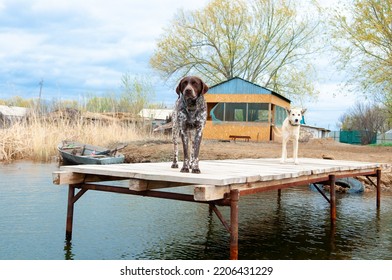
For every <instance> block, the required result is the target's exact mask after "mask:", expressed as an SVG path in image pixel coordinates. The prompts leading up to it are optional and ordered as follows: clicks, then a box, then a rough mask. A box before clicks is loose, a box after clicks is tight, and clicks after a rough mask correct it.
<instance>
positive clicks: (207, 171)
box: [54, 158, 389, 200]
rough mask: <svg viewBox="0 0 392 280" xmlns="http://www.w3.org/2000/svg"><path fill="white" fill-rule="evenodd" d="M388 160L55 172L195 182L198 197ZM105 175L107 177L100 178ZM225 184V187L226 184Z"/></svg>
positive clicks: (142, 184)
mask: <svg viewBox="0 0 392 280" xmlns="http://www.w3.org/2000/svg"><path fill="white" fill-rule="evenodd" d="M388 167H389V165H388V164H386V163H369V162H358V161H342V160H324V159H314V158H301V159H300V164H298V165H295V164H294V163H293V162H287V163H284V164H282V163H280V159H278V158H260V159H238V160H206V161H201V162H200V169H201V171H202V173H201V174H193V173H181V172H180V170H179V169H172V168H170V163H169V162H158V163H134V164H112V165H76V166H63V167H61V170H60V171H58V172H55V173H54V182H55V184H71V183H72V184H74V183H78V182H84V181H83V180H85V178H86V177H84V176H82V175H85V176H90V177H89V178H88V180H86V181H89V182H94V181H100V180H109V179H110V178H115V179H114V180H120V179H124V180H131V183H130V189H131V190H136V191H145V190H149V189H156V188H167V187H173V186H185V185H193V186H195V199H196V200H215V199H221V198H223V195H224V193H226V192H229V191H230V189H233V188H238V189H244V188H249V187H252V186H256V187H268V186H271V185H276V184H277V183H278V184H279V183H280V184H285V183H287V182H295V181H301V180H302V181H303V180H307V179H309V180H310V179H312V178H316V179H317V178H322V177H323V176H324V175H327V174H331V173H334V174H337V175H339V174H341V173H344V174H349V175H350V174H352V173H355V172H365V171H367V170H374V169H377V168H381V169H385V168H388ZM100 178H105V179H100ZM223 187H225V188H223Z"/></svg>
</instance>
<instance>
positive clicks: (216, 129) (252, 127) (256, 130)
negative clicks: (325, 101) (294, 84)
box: [203, 78, 290, 141]
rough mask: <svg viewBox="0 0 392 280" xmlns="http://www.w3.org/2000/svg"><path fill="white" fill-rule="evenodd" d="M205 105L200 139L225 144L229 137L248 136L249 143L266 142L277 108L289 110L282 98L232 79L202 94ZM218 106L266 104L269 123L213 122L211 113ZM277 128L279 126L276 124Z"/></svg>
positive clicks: (254, 85)
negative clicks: (218, 140) (205, 111)
mask: <svg viewBox="0 0 392 280" xmlns="http://www.w3.org/2000/svg"><path fill="white" fill-rule="evenodd" d="M205 99H206V102H207V110H208V115H207V124H206V127H205V129H204V133H203V138H206V139H223V140H228V139H229V136H230V135H239V136H250V137H251V141H269V140H270V139H271V138H273V137H271V135H270V134H271V121H272V123H275V110H276V106H279V107H282V108H289V107H290V100H289V99H287V98H285V97H284V96H282V95H280V94H278V93H276V92H273V91H271V90H269V89H267V88H264V87H261V86H259V85H256V84H254V83H251V82H249V81H246V80H244V79H241V78H233V79H230V80H228V81H225V82H222V83H220V84H217V85H215V86H212V87H211V88H210V89H209V90H208V92H207V93H206V94H205ZM218 103H267V104H269V118H268V120H269V121H268V122H263V123H259V122H213V121H212V120H211V116H210V112H211V110H212V108H213V107H214V106H215V105H216V104H218ZM277 125H279V124H278V123H277Z"/></svg>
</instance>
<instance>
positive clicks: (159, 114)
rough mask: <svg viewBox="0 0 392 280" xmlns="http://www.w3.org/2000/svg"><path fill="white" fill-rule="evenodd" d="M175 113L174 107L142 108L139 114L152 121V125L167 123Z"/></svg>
mask: <svg viewBox="0 0 392 280" xmlns="http://www.w3.org/2000/svg"><path fill="white" fill-rule="evenodd" d="M172 113H173V109H142V110H141V111H140V112H139V116H140V117H142V118H144V119H148V120H150V121H151V122H152V127H156V126H159V125H162V124H165V123H166V122H167V121H168V120H169V119H170V118H171V115H172Z"/></svg>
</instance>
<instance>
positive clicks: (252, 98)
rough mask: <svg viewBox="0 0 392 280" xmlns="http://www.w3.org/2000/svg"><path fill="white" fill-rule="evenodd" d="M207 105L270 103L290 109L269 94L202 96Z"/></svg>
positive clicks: (280, 100) (288, 104)
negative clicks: (221, 103)
mask: <svg viewBox="0 0 392 280" xmlns="http://www.w3.org/2000/svg"><path fill="white" fill-rule="evenodd" d="M204 98H205V100H206V102H207V103H220V102H233V103H234V102H238V103H271V104H275V105H278V106H280V107H283V108H286V107H288V108H289V107H290V102H287V101H285V100H282V99H280V98H279V97H277V96H274V95H271V94H208V93H206V95H205V96H204Z"/></svg>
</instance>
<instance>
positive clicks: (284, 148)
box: [280, 137, 288, 163]
mask: <svg viewBox="0 0 392 280" xmlns="http://www.w3.org/2000/svg"><path fill="white" fill-rule="evenodd" d="M287 141H288V140H287V139H285V137H283V139H282V158H281V159H280V163H285V162H286V159H287Z"/></svg>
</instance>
